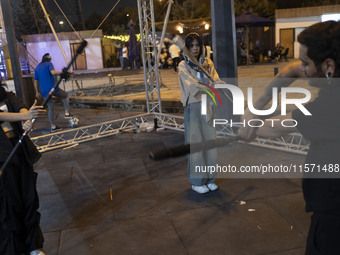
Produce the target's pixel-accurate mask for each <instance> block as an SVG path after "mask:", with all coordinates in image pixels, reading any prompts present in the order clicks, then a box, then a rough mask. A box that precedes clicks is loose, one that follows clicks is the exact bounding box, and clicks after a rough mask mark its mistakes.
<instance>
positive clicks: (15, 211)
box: [0, 148, 44, 255]
mask: <svg viewBox="0 0 340 255" xmlns="http://www.w3.org/2000/svg"><path fill="white" fill-rule="evenodd" d="M17 155H18V158H19V162H17V164H13V163H11V164H9V165H8V167H7V168H6V170H5V171H4V174H3V175H2V177H1V180H0V254H6V255H18V254H29V252H30V251H32V250H36V249H39V248H42V246H43V241H44V238H43V235H42V232H41V229H40V227H39V222H40V213H38V212H37V209H38V207H39V200H38V195H37V192H36V179H37V174H36V173H35V172H34V171H33V167H32V166H31V165H30V164H29V163H28V162H27V160H26V158H25V156H24V155H23V151H22V149H21V148H20V149H19V152H18V154H17ZM0 165H2V164H0Z"/></svg>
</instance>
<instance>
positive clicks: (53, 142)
mask: <svg viewBox="0 0 340 255" xmlns="http://www.w3.org/2000/svg"><path fill="white" fill-rule="evenodd" d="M155 118H156V119H157V123H158V124H157V125H158V126H159V127H163V128H166V129H171V130H179V131H184V118H183V116H172V115H167V114H160V113H158V114H141V115H136V116H132V117H129V118H122V119H118V120H113V121H107V122H103V123H99V124H94V125H89V126H84V127H79V128H72V129H69V130H66V131H60V132H55V133H51V134H47V135H42V136H37V137H31V140H32V141H33V143H34V144H35V146H36V147H37V148H38V150H39V151H40V152H47V151H51V150H56V149H62V148H71V147H74V146H77V145H79V144H80V143H84V142H89V141H93V140H97V139H101V138H105V137H108V136H112V135H119V134H122V133H127V132H138V126H139V125H141V124H142V123H150V124H153V123H154V121H155Z"/></svg>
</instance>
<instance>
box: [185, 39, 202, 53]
mask: <svg viewBox="0 0 340 255" xmlns="http://www.w3.org/2000/svg"><path fill="white" fill-rule="evenodd" d="M195 40H197V42H198V45H199V46H200V54H199V56H198V58H199V57H200V56H201V55H202V53H203V41H202V39H201V37H200V36H199V35H198V34H197V33H190V34H188V35H187V37H186V38H185V47H187V49H189V50H190V48H191V47H192V43H193V41H195Z"/></svg>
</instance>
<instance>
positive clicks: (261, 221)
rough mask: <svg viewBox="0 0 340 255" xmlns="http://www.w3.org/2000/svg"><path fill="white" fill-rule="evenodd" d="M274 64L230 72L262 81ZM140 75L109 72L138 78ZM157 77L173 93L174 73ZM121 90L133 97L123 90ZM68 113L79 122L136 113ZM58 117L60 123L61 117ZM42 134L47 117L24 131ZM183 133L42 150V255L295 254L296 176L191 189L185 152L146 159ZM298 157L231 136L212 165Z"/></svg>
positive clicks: (299, 214)
mask: <svg viewBox="0 0 340 255" xmlns="http://www.w3.org/2000/svg"><path fill="white" fill-rule="evenodd" d="M276 65H277V64H275V65H262V66H249V67H240V68H239V74H240V77H244V78H246V77H247V78H249V77H250V78H251V77H254V76H255V77H257V76H256V75H259V73H262V74H263V75H262V76H263V77H264V78H266V77H267V78H270V77H272V76H273V68H274V67H276ZM278 65H279V66H281V65H283V64H281V63H279V64H278ZM140 77H143V75H142V74H134V75H131V76H130V75H128V76H126V77H125V76H124V77H120V78H117V79H121V80H122V83H124V82H127V83H128V82H129V80H130V81H131V80H132V79H134V81H138V82H137V83H139V78H140ZM263 77H262V78H263ZM162 78H163V83H164V84H165V85H166V88H164V90H165V91H168V93H169V95H172V96H173V97H174V98H175V99H176V100H178V99H179V94H178V88H176V86H178V84H177V83H176V74H175V73H173V71H172V70H165V71H162ZM259 78H261V77H259ZM102 79H104V80H105V79H107V77H104V78H102ZM124 79H125V81H124ZM253 80H254V78H253ZM176 84H177V85H176ZM258 84H261V83H260V82H259V83H258ZM85 85H86V84H85V80H84V81H83V86H85ZM86 86H87V85H86ZM95 86H97V85H96V84H90V83H89V84H88V86H87V87H88V88H91V87H95ZM122 86H123V85H122ZM136 86H138V84H137V85H136ZM261 86H262V87H264V86H265V84H262V85H261ZM258 89H260V88H258ZM94 91H95V90H94ZM97 91H98V90H97ZM117 96H121V95H117ZM130 96H131V97H134V96H138V97H139V96H140V95H139V94H137V95H136V93H134V94H132V95H123V96H122V97H124V98H127V97H130ZM169 98H170V96H169ZM110 99H111V100H114V98H113V97H110ZM170 99H171V98H170ZM71 110H72V113H74V114H75V115H77V116H79V117H80V119H81V124H82V125H86V124H91V123H98V122H102V121H105V120H112V119H118V118H121V117H125V116H130V115H131V114H135V112H127V111H120V110H117V109H103V108H101V109H89V108H82V109H79V108H77V109H76V108H73V109H71ZM57 112H59V113H61V112H62V110H61V108H58V109H57ZM60 116H61V115H60ZM57 123H60V124H61V125H62V126H64V127H66V126H67V122H66V121H65V120H64V119H63V118H62V117H58V119H57ZM44 132H48V122H47V119H46V118H43V119H40V120H39V121H38V122H37V130H36V131H35V132H34V133H33V135H39V134H41V133H44ZM183 140H184V137H183V134H182V133H177V132H174V131H165V132H162V133H156V132H154V133H139V134H137V133H126V134H122V135H118V136H112V137H109V138H104V139H101V140H96V141H93V142H90V143H85V144H81V145H79V146H78V147H74V148H71V149H66V150H57V151H52V152H47V153H44V154H43V157H42V159H41V160H40V161H39V162H38V164H37V165H36V167H35V168H36V171H37V172H38V173H39V177H38V192H39V196H40V212H41V214H42V218H41V225H42V228H43V232H44V234H45V239H46V240H45V249H46V251H47V254H49V255H68V254H70V255H75V254H76V255H78V254H81V255H87V254H91V255H92V254H96V255H97V254H103V255H104V254H105V255H106V254H148V255H149V254H171V255H172V254H193V255H196V254H227V255H265V254H266V255H269V254H272V255H274V254H276V255H300V254H304V246H305V239H306V234H307V231H308V225H309V217H310V215H309V214H307V213H306V212H305V211H304V201H303V197H302V193H301V180H300V179H281V178H277V179H261V178H257V179H256V178H255V179H240V178H239V179H230V178H223V179H219V180H218V181H217V183H218V185H219V186H220V189H219V190H218V191H216V192H211V193H209V194H206V195H199V194H197V193H195V192H193V191H192V190H191V189H190V188H191V187H190V185H189V183H188V180H187V176H186V164H187V160H186V158H185V157H180V158H175V159H167V160H164V161H152V160H151V159H149V157H148V153H149V151H150V150H154V149H156V148H164V147H171V146H175V145H179V144H182V142H183ZM303 161H304V157H303V156H300V155H295V154H290V153H284V152H278V151H273V150H268V149H264V148H259V147H254V146H250V145H245V144H239V143H236V144H233V145H230V146H228V147H225V148H223V149H221V150H220V151H219V162H220V164H225V165H226V164H231V165H233V166H236V167H237V168H239V167H240V166H241V165H256V164H261V163H262V164H291V163H293V164H299V163H302V162H303ZM241 201H245V204H244V205H242V203H241Z"/></svg>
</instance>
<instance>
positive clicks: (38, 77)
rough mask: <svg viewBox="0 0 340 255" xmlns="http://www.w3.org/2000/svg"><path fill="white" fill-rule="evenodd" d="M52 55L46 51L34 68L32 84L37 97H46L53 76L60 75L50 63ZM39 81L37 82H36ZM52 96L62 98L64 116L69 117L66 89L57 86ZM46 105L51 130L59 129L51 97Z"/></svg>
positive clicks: (50, 87) (52, 83) (52, 82)
mask: <svg viewBox="0 0 340 255" xmlns="http://www.w3.org/2000/svg"><path fill="white" fill-rule="evenodd" d="M51 61H52V57H51V55H50V54H49V53H46V54H45V55H44V56H43V57H42V60H41V62H40V64H39V65H38V66H37V67H36V68H35V72H34V85H35V91H36V96H37V98H41V95H42V96H43V97H44V98H46V97H47V95H48V93H49V92H50V91H51V89H52V87H53V86H54V76H55V75H61V74H62V73H61V72H57V71H55V70H54V66H53V64H52V63H51ZM38 82H39V83H38ZM38 85H39V86H40V90H41V94H40V92H39V87H38ZM53 96H56V97H60V98H62V100H63V107H64V111H65V118H70V117H71V115H70V112H69V97H68V94H67V92H66V91H64V90H62V89H61V88H59V87H58V88H57V89H56V90H55V91H54V93H53ZM47 106H48V118H49V120H50V124H51V132H56V131H60V130H61V128H60V127H58V126H57V125H56V124H55V122H54V103H53V98H51V99H50V100H49V101H48V102H47Z"/></svg>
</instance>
